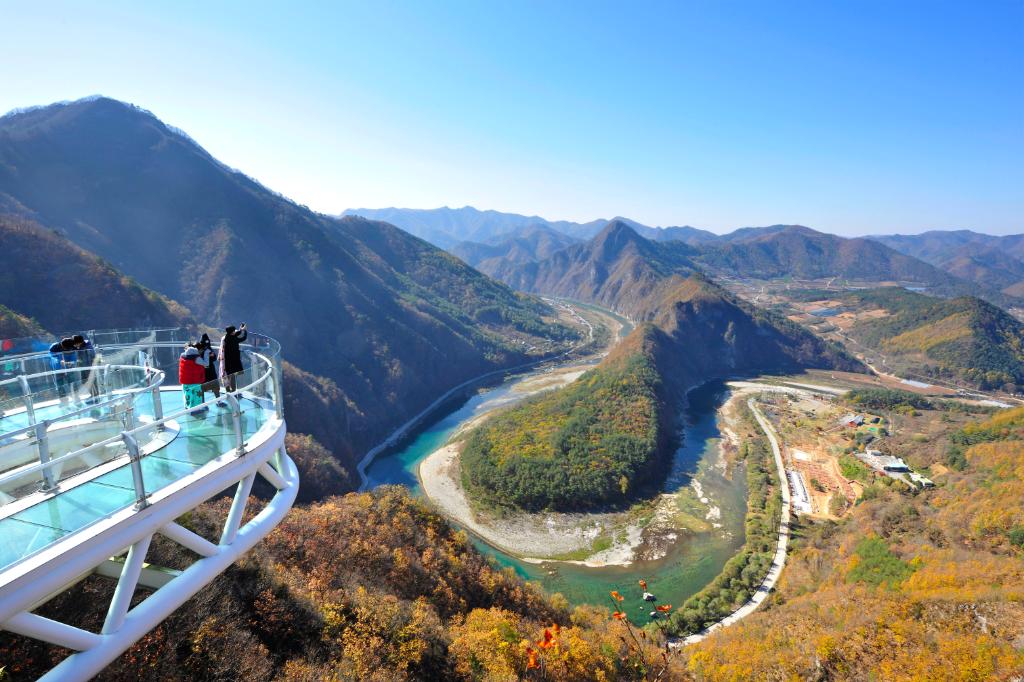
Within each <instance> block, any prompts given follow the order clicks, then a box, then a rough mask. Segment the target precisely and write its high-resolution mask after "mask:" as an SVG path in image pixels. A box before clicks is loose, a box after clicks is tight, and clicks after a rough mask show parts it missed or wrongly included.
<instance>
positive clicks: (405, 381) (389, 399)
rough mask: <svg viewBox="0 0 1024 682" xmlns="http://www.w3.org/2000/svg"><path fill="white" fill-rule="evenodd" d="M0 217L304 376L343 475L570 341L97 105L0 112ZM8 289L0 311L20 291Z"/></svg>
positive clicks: (407, 250) (171, 136) (135, 116)
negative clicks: (477, 380)
mask: <svg viewBox="0 0 1024 682" xmlns="http://www.w3.org/2000/svg"><path fill="white" fill-rule="evenodd" d="M4 212H6V213H11V214H16V215H20V216H22V217H25V218H28V219H31V220H34V221H35V222H37V223H38V224H40V225H42V226H44V227H46V228H49V229H52V230H57V231H59V232H60V233H61V234H62V235H63V236H64V237H66V238H67V239H69V240H71V241H72V242H73V243H75V244H76V245H77V246H78V247H80V248H83V249H85V250H86V251H88V252H90V253H91V254H94V255H95V256H98V257H100V258H102V259H104V260H106V261H107V262H109V263H110V264H111V265H112V266H113V267H114V268H116V269H117V270H119V271H121V272H123V273H125V274H126V275H128V276H130V277H133V278H135V279H136V280H137V281H138V282H139V283H141V284H143V285H145V286H146V287H148V288H149V289H151V290H154V291H158V292H160V293H161V294H163V295H165V296H167V297H169V298H170V299H173V300H176V301H179V302H181V303H182V304H183V305H185V306H187V308H188V309H189V310H191V311H192V313H193V314H194V315H195V317H196V318H198V319H201V320H203V321H207V322H212V323H214V324H218V325H225V324H228V323H232V324H237V323H239V322H241V321H246V322H247V323H248V324H249V326H250V328H253V329H259V330H260V331H263V332H265V333H267V334H269V335H271V336H274V337H276V338H277V339H278V340H279V341H281V343H282V346H283V347H284V348H285V349H286V350H285V357H286V359H287V360H289V361H290V366H292V367H293V368H297V369H301V370H303V371H304V372H306V373H307V374H308V376H309V377H316V378H317V379H316V380H310V381H306V382H305V383H303V384H302V386H303V391H302V392H299V393H301V394H302V395H306V396H307V397H308V401H307V404H308V405H310V406H311V409H312V408H318V407H321V406H323V408H325V407H327V406H329V408H330V409H331V410H333V411H334V412H335V413H333V414H328V413H327V412H326V411H325V410H324V409H323V408H321V409H320V411H318V412H317V413H316V415H318V416H315V417H314V416H312V415H311V416H310V417H309V421H311V422H312V421H322V422H323V423H324V424H326V425H329V426H328V427H322V428H317V429H316V430H315V431H313V432H312V433H313V435H315V436H317V438H318V439H319V440H321V442H323V444H324V445H326V446H327V447H328V448H329V449H331V450H332V451H333V452H335V453H336V454H337V455H338V456H339V457H341V458H342V461H343V462H344V463H345V464H346V465H347V466H348V467H349V468H350V469H352V470H354V466H353V463H354V460H355V459H356V458H357V457H358V456H359V455H360V454H361V453H362V452H363V451H365V450H366V449H369V447H372V446H373V445H375V444H376V442H377V441H378V440H380V439H381V438H383V437H384V436H385V435H386V434H387V433H388V432H390V429H391V428H394V427H395V426H397V425H398V424H400V423H402V421H404V420H405V419H407V418H408V417H410V416H412V415H413V414H416V413H417V412H418V411H419V410H421V409H422V408H423V407H425V406H426V405H428V404H430V402H432V400H433V399H434V397H435V396H436V394H437V393H441V392H443V391H444V389H445V388H448V387H450V386H452V385H456V384H458V383H461V382H462V381H464V380H466V379H469V378H471V377H473V376H477V375H479V374H483V373H484V372H486V371H491V370H494V369H498V368H500V367H504V366H512V365H516V364H521V363H522V362H523V360H524V359H527V357H528V356H527V355H526V353H525V350H524V349H525V348H527V347H528V346H534V345H536V346H538V347H539V348H543V347H546V346H549V347H550V349H551V350H553V349H554V347H555V346H556V345H557V344H558V343H561V342H562V341H564V340H565V339H566V338H568V337H566V336H564V334H566V333H567V332H566V330H565V328H564V327H559V326H558V325H553V326H552V325H548V324H547V323H546V322H545V321H544V320H545V318H548V319H550V317H551V315H552V314H553V311H551V310H550V308H548V307H547V306H546V304H544V303H543V302H541V301H539V300H537V299H533V298H529V297H525V296H523V295H521V294H517V293H515V292H513V291H511V290H510V289H508V287H506V286H505V285H502V284H500V283H497V282H494V281H493V280H490V279H488V278H487V277H486V276H484V275H482V274H480V273H479V272H477V271H475V270H473V269H472V268H470V267H468V266H466V265H465V264H464V263H462V262H461V261H459V260H458V259H457V258H455V257H454V256H451V255H450V254H447V253H445V252H443V251H441V250H439V249H437V248H436V247H434V246H431V245H430V244H428V243H427V242H425V241H422V240H420V239H418V238H415V237H413V236H411V235H409V234H407V233H405V232H403V231H401V230H400V229H398V228H396V227H394V226H391V225H388V224H386V223H378V222H371V221H368V220H365V219H361V218H355V217H347V218H343V219H337V218H331V217H328V216H324V215H321V214H317V213H314V212H312V211H310V210H309V209H306V208H305V207H302V206H300V205H298V204H296V203H294V202H292V201H289V200H287V199H284V198H282V197H280V196H279V195H277V194H275V193H273V192H271V191H269V190H267V189H266V188H265V187H263V186H262V185H260V184H259V183H258V182H256V181H254V180H252V179H251V178H249V177H247V176H245V175H244V174H242V173H239V172H237V171H233V170H231V169H229V168H228V167H227V166H226V165H225V164H222V163H220V162H218V161H216V160H215V159H213V157H212V156H210V155H209V154H208V153H207V152H206V151H205V150H203V149H202V148H201V147H199V146H198V145H196V144H195V143H194V142H193V141H192V140H191V138H188V137H187V136H184V135H182V134H179V133H178V132H176V131H175V130H174V129H172V128H171V127H169V126H167V125H165V124H164V123H163V122H161V121H160V120H159V119H157V118H156V117H155V116H153V115H152V114H150V113H148V112H146V111H145V110H143V109H140V108H138V107H134V106H133V105H128V104H125V103H122V102H118V101H116V100H112V99H108V98H98V99H90V100H87V101H81V102H73V103H70V104H67V105H53V106H49V107H43V108H40V109H33V110H31V111H29V112H27V113H21V114H13V115H9V116H7V117H5V118H3V119H0V213H4ZM5 293H6V294H7V296H6V297H4V298H3V299H2V300H0V303H8V304H9V303H10V300H9V298H8V297H14V298H16V297H17V296H19V295H23V292H20V291H19V290H18V289H16V288H14V289H9V290H8V291H7V292H5ZM14 309H15V310H16V311H17V312H26V311H20V310H18V309H17V307H16V306H15V307H14ZM44 326H47V325H46V324H44ZM62 326H63V325H62ZM90 326H92V325H90ZM552 335H555V336H552ZM560 335H561V336H560ZM535 355H536V353H534V354H532V355H530V356H529V357H534V356H535ZM307 374H302V373H301V372H291V373H290V376H291V377H293V378H295V377H306V376H307ZM320 379H323V381H320ZM328 397H329V398H330V399H329V400H328ZM293 416H294V419H293V421H295V419H300V420H301V419H302V417H301V416H300V415H298V414H295V415H293ZM308 426H310V424H308V423H307V424H304V425H303V427H304V428H305V427H308ZM313 426H315V424H313Z"/></svg>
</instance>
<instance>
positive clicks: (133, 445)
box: [0, 342, 280, 509]
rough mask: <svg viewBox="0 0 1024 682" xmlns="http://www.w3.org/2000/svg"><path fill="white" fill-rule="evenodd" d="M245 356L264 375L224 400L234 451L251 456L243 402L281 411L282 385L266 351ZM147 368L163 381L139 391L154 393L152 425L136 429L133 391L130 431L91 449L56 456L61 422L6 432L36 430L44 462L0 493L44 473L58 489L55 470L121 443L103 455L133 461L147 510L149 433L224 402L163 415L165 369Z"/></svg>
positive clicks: (140, 503)
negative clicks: (54, 430) (54, 431)
mask: <svg viewBox="0 0 1024 682" xmlns="http://www.w3.org/2000/svg"><path fill="white" fill-rule="evenodd" d="M165 345H168V346H171V345H175V344H171V343H169V342H168V343H166V344H165ZM244 352H245V353H246V355H247V356H249V358H250V359H251V360H255V361H257V362H258V363H259V365H260V369H259V376H258V377H257V378H255V379H253V380H252V381H250V382H249V383H248V384H245V385H242V386H239V387H237V388H236V390H235V391H233V392H229V391H225V392H224V399H225V400H226V401H227V403H228V406H229V408H230V410H231V419H232V426H233V430H234V436H235V448H234V450H235V452H236V453H238V454H239V455H242V454H245V437H244V436H245V434H244V433H243V429H242V409H241V404H240V402H239V398H243V397H245V395H244V394H246V393H248V394H249V395H251V396H252V397H253V398H255V399H259V398H260V397H263V398H265V399H267V400H268V401H269V402H271V403H272V404H274V406H275V409H276V410H277V411H280V400H279V398H278V395H277V394H278V393H279V391H280V387H279V385H277V384H278V381H277V376H276V375H277V372H275V368H276V365H275V363H273V362H272V361H271V359H270V358H268V357H266V356H264V355H262V354H260V353H255V352H252V351H249V350H245V351H244ZM253 366H254V363H252V362H250V369H251V368H252V367H253ZM135 369H140V368H135ZM146 369H147V371H149V372H152V373H153V374H154V375H158V376H159V378H160V381H159V382H155V383H154V384H152V385H149V386H147V387H145V388H143V389H140V391H137V392H142V391H152V395H153V405H154V415H153V420H152V421H149V422H147V423H146V424H143V425H141V426H138V425H135V423H134V419H133V417H132V412H133V400H134V398H135V394H134V393H132V394H127V395H126V396H125V397H124V399H125V400H126V408H125V410H124V412H123V414H124V415H125V418H124V424H125V428H124V429H123V430H121V431H120V432H119V433H118V434H117V435H115V436H112V437H109V438H105V439H103V440H100V441H97V442H95V443H92V444H91V445H88V446H86V447H83V448H79V449H77V450H73V451H71V452H68V453H66V454H63V455H61V456H59V457H51V456H50V452H49V448H48V438H47V431H48V428H49V426H51V425H52V424H53V423H55V422H54V421H50V420H43V421H41V422H39V423H37V424H35V425H32V426H27V427H23V428H21V429H18V430H17V431H12V432H9V433H6V434H4V437H11V436H16V435H19V434H25V433H30V432H34V433H35V436H36V441H35V443H36V447H37V452H38V455H39V461H38V463H37V464H34V465H31V466H28V467H19V468H18V469H16V470H14V471H10V472H7V473H5V474H3V475H0V489H2V488H3V486H4V484H5V483H9V482H10V481H12V480H16V479H22V478H25V477H27V476H30V475H33V474H36V473H39V474H41V475H42V479H43V484H42V488H41V489H42V490H43V491H44V492H48V491H54V490H56V489H57V488H58V483H57V480H56V479H57V476H56V475H55V474H54V471H59V470H60V468H62V467H63V466H64V465H65V464H67V463H69V462H72V461H76V460H77V461H87V460H88V457H89V455H91V454H94V453H108V452H109V448H110V446H112V445H118V444H120V445H121V446H122V447H123V450H120V451H119V452H118V453H117V454H116V455H114V456H113V457H111V456H109V454H108V455H107V456H105V457H103V460H104V461H103V463H104V464H106V463H108V462H111V461H116V460H117V459H119V458H121V457H125V456H127V457H128V460H129V464H130V470H131V474H132V483H133V486H134V488H135V494H136V499H135V507H136V509H144V508H145V507H146V506H147V504H148V503H147V501H146V487H145V481H144V479H143V474H142V465H141V461H142V458H143V457H144V456H145V455H144V454H142V448H141V447H140V445H139V443H140V442H142V443H145V442H147V441H148V439H147V438H144V437H145V436H146V435H148V434H150V433H153V432H155V431H162V430H164V429H165V428H166V425H167V424H168V423H170V422H176V421H177V420H178V419H180V418H182V417H186V416H189V415H191V414H193V413H194V412H196V411H199V410H202V409H203V408H210V407H211V406H212V405H214V404H215V403H216V402H217V401H218V400H220V399H219V398H213V399H211V400H207V401H204V402H203V403H201V404H199V405H196V406H194V407H188V408H183V409H181V410H179V411H177V412H174V413H172V414H170V415H166V416H165V415H163V414H162V403H161V400H160V383H162V380H163V376H164V373H163V372H162V371H160V370H152V369H151V368H146ZM259 388H266V389H268V390H267V391H266V392H265V393H266V394H265V395H263V396H259V395H257V394H256V391H257V389H259ZM137 392H136V393H137ZM119 400H121V398H120V397H117V398H113V399H111V400H109V401H108V402H107V403H106V404H111V403H115V402H117V401H119ZM97 407H98V406H97V405H89V406H85V407H83V408H81V409H79V410H75V411H74V412H69V413H66V414H64V415H62V416H61V419H70V418H72V417H74V416H76V415H78V414H81V413H84V412H88V411H90V410H94V409H96V408H97Z"/></svg>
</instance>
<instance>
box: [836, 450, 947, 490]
mask: <svg viewBox="0 0 1024 682" xmlns="http://www.w3.org/2000/svg"><path fill="white" fill-rule="evenodd" d="M854 456H856V457H857V459H859V460H860V461H862V462H864V463H865V464H867V465H868V466H869V467H871V468H872V469H874V470H875V471H878V472H879V473H882V474H885V475H886V476H889V477H890V478H895V479H896V480H898V481H903V482H904V483H906V484H907V485H910V486H921V487H922V488H931V487H932V486H934V485H935V484H934V483H932V481H931V480H930V479H927V478H925V477H924V476H922V475H921V474H918V473H917V472H915V471H912V470H911V468H910V466H909V465H908V464H907V463H906V462H904V461H903V459H902V458H900V457H895V456H893V455H883V454H882V453H881V451H879V450H870V449H868V450H865V451H864V452H857V453H854Z"/></svg>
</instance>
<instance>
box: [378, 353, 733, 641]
mask: <svg viewBox="0 0 1024 682" xmlns="http://www.w3.org/2000/svg"><path fill="white" fill-rule="evenodd" d="M541 371H543V370H541ZM537 373H538V372H532V373H528V374H525V375H520V376H517V377H513V378H511V379H509V380H507V381H505V382H504V383H502V384H500V385H498V386H494V387H491V388H486V389H481V390H480V391H478V392H477V393H476V394H474V395H472V396H470V397H469V398H468V399H464V400H463V401H462V402H461V404H460V403H459V402H458V401H455V402H453V403H452V404H450V405H449V406H447V407H445V408H442V409H441V410H440V411H439V414H438V415H437V416H435V417H434V418H432V419H430V420H428V421H427V423H426V424H425V426H424V427H422V428H420V429H419V431H418V432H417V435H415V437H413V438H412V439H411V440H408V441H406V442H405V443H404V444H402V445H400V446H399V447H398V448H397V449H396V450H394V451H392V452H385V453H382V454H381V455H380V456H378V457H377V458H376V459H375V460H374V461H373V462H372V463H371V464H370V466H369V467H368V468H367V470H366V475H367V479H368V482H367V487H368V488H373V487H376V486H378V485H384V484H399V485H404V486H406V487H407V488H409V489H410V491H411V492H412V493H413V494H414V495H417V496H422V494H423V493H422V490H421V489H420V483H419V479H418V477H417V470H418V467H419V464H420V462H421V461H422V460H423V459H424V458H426V457H427V456H428V455H430V453H432V452H434V451H435V450H437V449H438V448H440V447H442V446H443V445H444V444H445V443H446V442H447V441H448V439H449V437H450V436H451V435H452V434H453V433H454V432H455V431H456V430H457V429H458V428H459V426H460V425H462V424H463V423H465V422H467V421H469V420H471V419H473V418H475V417H478V416H479V415H481V414H484V413H486V412H489V411H491V410H493V409H496V408H498V407H502V406H504V405H509V404H512V403H515V402H517V401H519V400H522V399H523V398H524V397H526V394H525V393H524V392H522V391H516V390H515V389H516V386H517V385H519V384H520V383H522V382H523V381H526V380H527V379H529V378H531V377H533V376H536V374H537ZM725 398H726V391H725V386H724V384H722V383H720V382H712V383H709V384H705V385H704V386H701V387H699V388H696V389H694V390H693V391H691V392H690V394H689V405H688V407H687V409H686V411H685V419H686V426H685V428H684V439H683V444H682V446H681V447H680V448H678V449H677V451H676V452H675V455H674V457H673V461H672V469H671V471H670V472H669V474H668V475H667V477H666V481H665V485H664V491H665V492H666V493H677V492H679V491H680V490H682V489H685V488H687V487H690V488H691V489H692V490H699V491H700V496H702V497H703V498H704V499H706V500H707V503H706V505H704V506H703V507H702V509H703V511H704V512H705V513H706V514H707V520H708V521H709V522H711V523H713V524H714V527H712V529H711V530H709V531H707V532H699V533H692V532H687V531H683V530H680V532H679V533H678V534H677V536H676V538H675V539H674V540H672V541H670V546H669V547H668V550H667V553H666V554H665V555H664V556H662V557H661V558H659V559H655V560H650V561H634V562H633V563H632V564H630V565H628V566H603V567H600V568H590V567H586V566H582V565H577V564H571V563H567V562H556V561H550V562H544V563H540V564H533V563H527V562H524V561H521V560H519V559H517V558H515V557H513V556H510V555H508V554H506V553H504V552H501V551H499V550H497V549H495V548H493V547H491V546H490V545H488V544H486V543H485V542H483V541H482V540H479V539H474V544H475V545H476V547H477V548H478V549H479V550H480V551H481V552H482V553H484V554H485V555H487V556H490V557H493V559H494V560H495V561H496V562H497V563H498V564H499V565H501V566H503V567H511V568H513V569H514V570H515V571H516V573H518V574H519V575H520V576H521V577H523V578H525V579H527V580H531V581H537V582H539V583H540V584H541V585H542V586H543V587H544V589H545V590H547V591H548V592H551V593H555V592H558V593H561V594H562V595H564V596H565V597H566V598H567V599H568V600H569V602H570V603H572V604H601V605H605V606H607V605H610V602H609V598H608V593H609V592H610V591H611V590H620V591H621V592H623V593H624V594H627V595H637V596H638V595H639V591H638V587H637V580H638V579H640V578H643V579H645V580H646V581H647V584H648V588H649V589H650V591H651V592H653V593H654V594H655V595H656V596H657V597H658V599H659V601H660V602H662V603H670V604H673V605H676V606H681V605H682V603H683V602H684V601H685V600H686V598H687V597H689V596H690V595H692V594H694V593H695V592H697V591H698V590H700V589H701V588H702V587H704V586H705V585H707V584H708V583H709V582H711V580H712V579H713V578H714V577H715V576H716V575H717V574H718V573H719V572H720V571H721V569H722V566H723V565H724V564H725V562H726V561H728V560H729V559H730V558H731V557H732V556H734V555H735V554H736V552H737V551H738V550H739V548H740V547H741V546H742V545H743V540H744V537H743V533H744V530H743V527H744V516H745V512H746V476H745V474H744V471H743V469H742V467H738V468H736V469H735V471H734V472H733V475H732V476H726V475H725V471H724V466H723V465H722V458H721V451H720V448H719V444H720V442H721V432H720V430H719V425H718V419H717V410H718V407H720V406H721V405H722V403H723V402H724V399H725ZM624 605H625V606H626V610H627V612H628V614H629V616H630V618H631V619H633V620H634V622H645V621H646V620H647V612H648V610H649V609H648V608H647V607H646V605H645V604H644V603H643V602H642V601H640V600H639V599H638V598H634V599H627V601H626V602H624Z"/></svg>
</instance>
